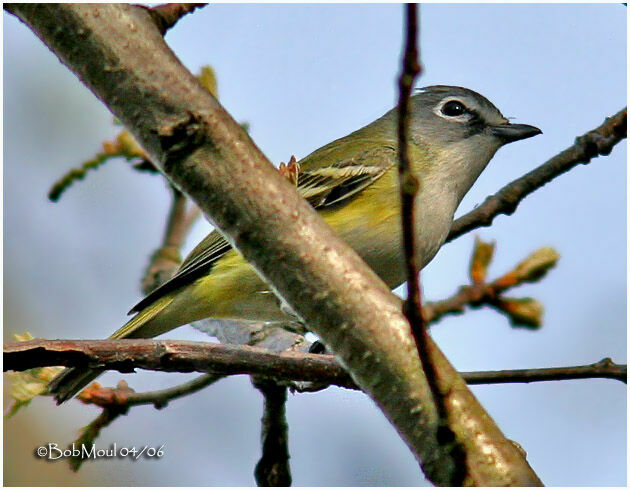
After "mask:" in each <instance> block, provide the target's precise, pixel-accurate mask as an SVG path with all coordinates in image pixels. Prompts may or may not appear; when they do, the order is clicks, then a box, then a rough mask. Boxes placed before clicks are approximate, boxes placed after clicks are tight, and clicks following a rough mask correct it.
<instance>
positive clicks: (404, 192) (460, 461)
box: [398, 3, 466, 486]
mask: <svg viewBox="0 0 630 490" xmlns="http://www.w3.org/2000/svg"><path fill="white" fill-rule="evenodd" d="M405 7H406V8H405V12H406V16H405V19H406V40H405V48H404V57H403V68H402V73H401V75H400V79H399V82H398V88H399V91H400V96H399V99H398V157H399V162H398V173H399V180H400V197H401V213H402V234H403V248H404V252H405V264H406V271H407V299H406V301H405V302H404V304H403V311H404V314H405V316H406V317H407V320H408V321H409V325H410V326H411V332H412V334H413V337H414V340H415V342H416V346H417V348H418V355H419V356H420V361H421V362H422V369H423V371H424V374H425V376H426V379H427V384H428V385H429V388H430V390H431V394H432V398H433V402H434V404H435V409H436V412H437V416H438V426H437V440H438V443H439V444H440V448H441V449H442V450H443V454H444V456H443V458H442V460H443V461H442V462H441V463H440V464H443V465H444V467H445V468H448V471H447V472H448V474H449V479H450V485H452V486H461V485H462V484H463V482H464V479H465V478H466V461H465V458H466V453H465V451H464V448H463V447H462V446H461V445H460V444H459V443H458V442H457V438H456V436H455V433H454V432H453V430H452V429H451V427H450V426H449V416H448V411H447V408H446V401H445V399H444V396H443V395H442V392H441V390H440V387H439V383H438V379H437V378H438V372H437V367H436V365H435V362H434V359H433V353H432V352H431V349H430V345H433V344H429V341H428V336H429V333H428V329H427V325H426V322H425V320H424V318H423V316H422V293H421V287H420V267H419V265H418V244H417V243H416V235H415V232H416V230H415V228H416V227H415V222H416V220H415V217H414V203H415V200H416V197H417V195H418V191H419V189H420V186H421V185H422V182H419V181H418V178H417V177H416V176H415V175H414V174H413V171H412V168H411V162H410V160H409V148H408V131H409V125H410V114H409V113H410V97H411V89H412V87H413V84H414V81H415V79H416V77H417V76H419V75H420V74H421V67H420V63H419V61H418V60H419V54H418V46H417V39H418V5H417V4H414V3H408V4H406V6H405ZM425 473H426V474H427V476H428V475H429V474H430V472H428V471H425Z"/></svg>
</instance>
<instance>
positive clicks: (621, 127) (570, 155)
mask: <svg viewBox="0 0 630 490" xmlns="http://www.w3.org/2000/svg"><path fill="white" fill-rule="evenodd" d="M626 136H627V111H626V109H625V108H624V109H622V110H621V111H619V112H618V113H617V114H615V115H614V116H611V117H608V118H606V120H605V121H604V123H603V124H602V125H601V126H599V127H597V128H595V129H593V130H591V131H589V132H588V133H585V134H584V135H582V136H580V137H578V138H576V139H575V144H574V145H573V146H570V147H569V148H567V149H566V150H564V151H563V152H561V153H559V154H558V155H556V156H555V157H553V158H551V159H550V160H548V161H546V162H545V163H543V164H542V165H541V166H539V167H538V168H535V169H534V170H532V171H531V172H529V173H527V174H525V175H523V176H522V177H520V178H518V179H516V180H515V181H513V182H511V183H509V184H508V185H506V186H505V187H503V188H502V189H501V190H500V191H499V192H497V193H496V194H494V195H492V196H489V197H487V198H486V200H485V201H484V202H483V204H482V205H481V206H479V207H477V208H475V209H474V210H473V211H471V212H470V213H468V214H465V215H464V216H462V217H460V218H458V219H457V220H455V222H454V223H453V226H452V227H451V232H450V233H449V235H448V238H447V239H446V241H447V242H450V241H451V240H454V239H455V238H457V237H459V236H461V235H463V234H464V233H468V232H469V231H470V230H474V229H475V228H479V227H481V226H490V225H491V224H492V221H493V220H494V218H495V217H497V216H498V215H499V214H505V215H508V216H509V215H511V214H512V213H513V212H514V211H516V207H517V206H518V205H519V203H520V202H521V201H522V200H523V199H524V198H525V197H527V196H528V195H529V194H531V193H532V192H534V191H535V190H536V189H539V188H541V187H542V186H544V185H545V184H547V183H548V182H551V181H552V180H553V179H555V178H556V177H558V176H559V175H562V174H563V173H565V172H567V171H569V170H571V169H572V168H573V167H575V166H576V165H578V164H580V163H583V164H586V163H589V162H590V161H591V159H592V158H595V157H597V156H600V155H608V154H610V152H611V151H612V149H613V148H614V146H615V145H616V144H617V143H619V142H620V141H621V140H623V139H624V138H626Z"/></svg>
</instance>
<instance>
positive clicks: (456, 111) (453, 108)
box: [442, 100, 467, 117]
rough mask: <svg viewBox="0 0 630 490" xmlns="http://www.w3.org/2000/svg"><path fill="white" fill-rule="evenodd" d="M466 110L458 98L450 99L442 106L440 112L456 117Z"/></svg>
mask: <svg viewBox="0 0 630 490" xmlns="http://www.w3.org/2000/svg"><path fill="white" fill-rule="evenodd" d="M466 112H467V110H466V106H465V105H464V104H462V103H461V102H460V101H458V100H451V101H449V102H447V103H446V104H444V105H443V106H442V114H444V115H445V116H449V117H456V116H461V115H462V114H465V113H466Z"/></svg>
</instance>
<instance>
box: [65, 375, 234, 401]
mask: <svg viewBox="0 0 630 490" xmlns="http://www.w3.org/2000/svg"><path fill="white" fill-rule="evenodd" d="M222 378H224V376H222V375H219V374H203V375H201V376H198V377H196V378H195V379H192V380H190V381H188V382H186V383H182V384H179V385H176V386H173V387H171V388H166V389H164V390H155V391H146V392H143V393H136V392H134V391H133V390H130V389H129V388H128V387H127V384H126V383H125V384H124V385H120V384H119V386H118V387H116V388H104V387H101V386H100V385H99V384H98V383H92V384H91V385H90V386H88V387H87V388H85V389H84V390H83V391H82V392H81V393H80V394H79V396H78V397H77V398H78V399H79V400H81V401H82V402H83V403H85V404H88V405H90V404H91V405H97V406H99V407H103V408H106V407H111V406H121V407H135V406H138V405H153V406H154V407H155V408H157V409H162V408H164V407H166V406H167V405H168V403H169V402H170V401H171V400H175V399H177V398H181V397H184V396H187V395H191V394H193V393H196V392H197V391H200V390H202V389H204V388H206V387H207V386H210V385H211V384H214V383H216V382H217V381H219V380H220V379H222ZM121 383H122V382H121Z"/></svg>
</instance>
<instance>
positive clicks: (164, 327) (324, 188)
mask: <svg viewBox="0 0 630 490" xmlns="http://www.w3.org/2000/svg"><path fill="white" fill-rule="evenodd" d="M409 103H410V124H409V132H408V152H409V159H410V163H411V169H412V172H413V173H414V175H415V176H416V178H417V179H418V180H419V183H420V187H419V192H418V194H417V196H416V199H415V204H414V206H415V207H414V219H415V223H414V226H415V228H416V230H415V232H416V233H417V235H416V236H417V243H418V261H419V265H420V268H422V267H424V266H426V265H427V264H428V263H429V262H430V261H431V260H432V259H433V257H434V256H435V254H436V253H437V252H438V250H439V249H440V247H441V246H442V245H443V243H444V241H445V240H446V237H447V235H448V233H449V230H450V228H451V225H452V222H453V217H454V214H455V211H456V209H457V207H458V205H459V203H460V202H461V200H462V199H463V197H464V195H465V194H466V193H467V192H468V190H469V189H470V188H471V187H472V185H473V184H474V182H475V181H476V180H477V178H478V177H479V175H480V174H481V172H482V171H483V170H484V169H485V168H486V166H487V165H488V163H489V162H490V160H491V159H492V157H493V156H494V155H495V153H496V152H497V150H498V149H499V148H501V147H502V146H504V145H506V144H508V143H512V142H515V141H519V140H523V139H526V138H530V137H532V136H535V135H538V134H540V133H542V131H541V130H540V129H538V128H537V127H535V126H530V125H527V124H513V123H511V122H510V121H509V120H508V119H507V118H505V117H504V116H503V115H502V114H501V112H500V111H499V109H497V108H496V107H495V106H494V104H492V102H490V101H489V100H488V99H486V98H485V97H484V96H482V95H481V94H479V93H477V92H474V91H473V90H470V89H467V88H463V87H456V86H447V85H434V86H429V87H424V88H422V89H419V90H418V91H417V92H416V93H415V94H414V95H412V96H411V97H410V99H409ZM397 120H398V109H397V108H394V109H392V110H390V111H389V112H387V113H386V114H384V115H383V116H382V117H380V118H378V119H377V120H375V121H374V122H372V123H370V124H368V125H367V126H364V127H363V128H361V129H359V130H357V131H354V132H353V133H351V134H349V135H347V136H345V137H343V138H340V139H337V140H335V141H333V142H331V143H329V144H327V145H325V146H323V147H322V148H319V149H318V150H315V151H314V152H313V153H311V154H309V155H308V156H306V157H305V158H303V159H301V160H300V161H299V162H298V165H299V167H298V168H299V171H298V175H297V191H298V193H299V194H301V196H302V197H303V198H304V199H306V200H307V201H308V202H309V203H310V204H311V205H312V206H313V208H315V209H316V210H317V211H318V212H319V213H320V215H321V216H322V217H323V219H324V220H325V221H326V222H327V223H328V224H329V225H330V226H331V227H332V229H333V230H335V232H337V233H338V234H339V235H340V236H341V238H343V239H344V240H345V241H346V243H348V244H349V245H350V246H351V247H352V248H353V249H354V250H355V251H356V252H357V253H358V254H359V255H360V256H361V257H362V258H363V260H364V261H365V262H366V263H367V264H368V265H369V266H370V267H371V268H372V269H373V270H374V271H375V272H376V273H377V274H378V275H379V276H380V277H381V279H382V280H383V281H384V282H385V283H386V284H387V285H388V286H389V287H390V288H392V289H393V288H396V287H398V286H399V285H400V284H402V283H403V282H404V281H405V279H406V278H405V269H404V258H403V252H402V245H401V235H402V231H401V214H400V213H401V212H400V191H399V183H398V167H397V164H398V133H397ZM129 313H130V314H131V313H134V314H135V316H134V317H133V318H131V320H129V321H128V322H127V323H126V324H125V325H124V326H122V327H121V328H120V329H119V330H117V331H116V332H115V333H114V334H113V335H111V337H110V338H111V339H123V338H151V337H155V336H158V335H160V334H163V333H165V332H168V331H170V330H172V329H174V328H176V327H178V326H181V325H185V324H188V323H191V322H193V321H197V320H201V319H204V318H212V319H230V320H243V321H287V320H294V318H292V317H291V314H290V312H289V311H287V308H283V307H282V304H281V302H280V301H279V300H278V299H277V298H276V296H275V295H274V294H273V293H272V290H271V288H270V287H269V286H268V285H267V284H266V283H265V282H264V281H263V280H262V279H261V278H260V276H259V275H258V274H257V273H256V272H255V271H254V269H253V267H252V266H251V265H249V264H248V263H247V262H246V260H245V259H244V258H243V257H242V256H241V255H240V253H239V252H238V251H236V250H235V249H233V248H232V247H231V246H230V245H229V243H228V241H227V240H226V239H225V237H224V236H223V235H222V234H221V232H220V231H218V230H214V231H212V232H211V233H210V234H209V235H208V236H207V237H206V238H204V239H203V240H202V241H201V242H200V243H199V245H197V246H196V247H195V248H194V249H193V250H192V252H191V253H190V254H189V255H188V257H186V259H185V260H184V261H183V262H182V264H181V266H180V268H179V270H178V271H177V272H176V273H175V275H174V276H173V277H172V278H171V279H170V280H169V281H167V282H166V283H164V284H163V285H161V286H159V287H158V288H157V289H155V290H154V291H153V292H151V293H149V294H148V295H147V296H146V297H145V298H144V299H143V300H142V301H140V302H139V303H138V304H137V305H136V306H134V308H132V310H131V311H130V312H129ZM102 372H103V370H102V369H98V368H82V367H81V368H79V367H71V368H67V369H65V370H64V371H62V372H61V373H60V374H59V375H58V376H57V377H56V378H54V379H53V380H52V382H51V383H50V385H49V389H48V391H49V393H50V394H52V395H54V397H55V399H56V400H57V403H58V404H60V403H63V402H64V401H66V400H68V399H70V398H72V397H73V396H74V395H75V394H77V393H78V392H79V391H80V390H81V389H82V388H83V387H85V386H86V385H87V384H89V383H90V382H91V381H92V380H94V379H95V378H96V377H97V376H98V375H99V374H101V373H102Z"/></svg>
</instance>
